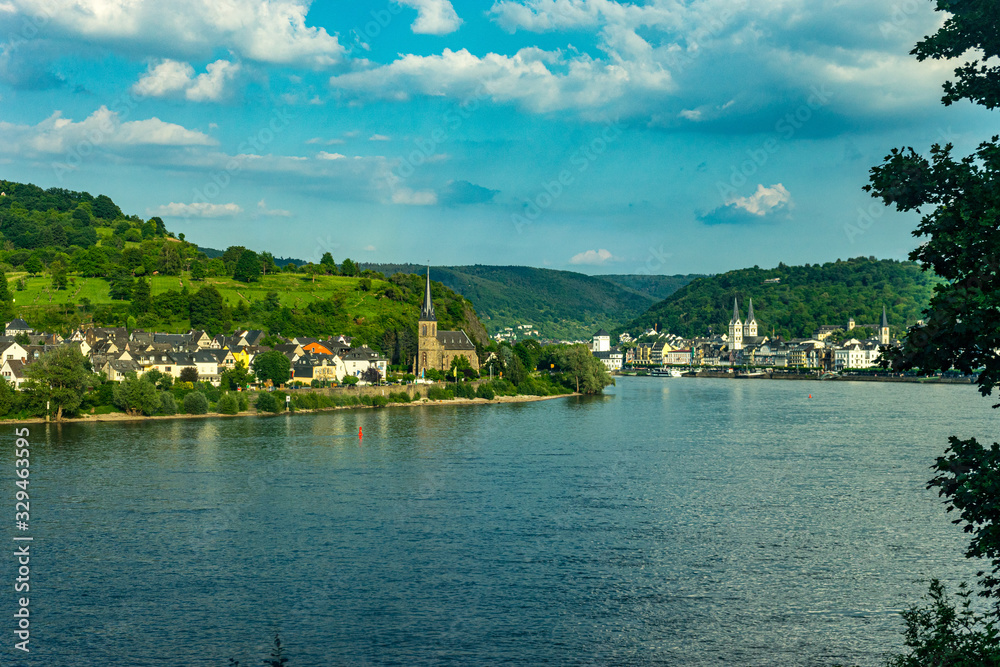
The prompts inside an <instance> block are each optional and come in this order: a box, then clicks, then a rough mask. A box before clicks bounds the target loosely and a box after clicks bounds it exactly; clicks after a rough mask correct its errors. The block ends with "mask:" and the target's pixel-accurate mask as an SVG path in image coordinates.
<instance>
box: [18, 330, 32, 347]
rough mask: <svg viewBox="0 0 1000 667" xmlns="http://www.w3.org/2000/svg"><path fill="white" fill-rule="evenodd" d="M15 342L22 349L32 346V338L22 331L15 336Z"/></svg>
mask: <svg viewBox="0 0 1000 667" xmlns="http://www.w3.org/2000/svg"><path fill="white" fill-rule="evenodd" d="M14 342H15V343H17V344H18V345H21V346H22V347H23V346H25V345H31V336H29V335H28V334H26V333H25V332H23V331H22V332H20V333H19V334H17V335H16V336H14Z"/></svg>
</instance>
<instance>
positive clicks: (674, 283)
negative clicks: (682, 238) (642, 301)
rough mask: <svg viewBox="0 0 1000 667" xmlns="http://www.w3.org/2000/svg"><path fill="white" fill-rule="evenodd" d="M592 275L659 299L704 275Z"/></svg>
mask: <svg viewBox="0 0 1000 667" xmlns="http://www.w3.org/2000/svg"><path fill="white" fill-rule="evenodd" d="M594 277H595V278H600V279H601V280H604V281H606V282H609V283H611V284H612V285H618V286H619V287H622V288H624V289H627V290H632V291H633V292H638V293H639V294H645V295H646V296H648V297H650V298H652V299H656V300H657V301H659V300H661V299H666V298H667V297H668V296H670V295H671V294H673V293H674V292H676V291H677V290H679V289H680V288H682V287H684V286H685V285H687V284H688V283H690V282H691V281H692V280H694V279H695V278H704V277H705V276H704V275H702V274H698V273H692V274H687V275H684V274H677V275H674V276H649V275H641V274H626V275H615V274H609V275H600V276H594Z"/></svg>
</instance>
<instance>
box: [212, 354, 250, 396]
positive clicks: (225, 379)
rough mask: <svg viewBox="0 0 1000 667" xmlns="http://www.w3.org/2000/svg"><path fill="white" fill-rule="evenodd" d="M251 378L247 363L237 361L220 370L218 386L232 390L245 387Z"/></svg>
mask: <svg viewBox="0 0 1000 667" xmlns="http://www.w3.org/2000/svg"><path fill="white" fill-rule="evenodd" d="M251 379H252V377H251V375H250V371H249V369H247V365H246V364H245V363H243V361H237V362H236V365H235V366H233V367H232V368H227V369H226V370H224V371H222V374H221V375H220V376H219V386H220V387H222V388H223V389H229V390H230V391H233V390H236V389H238V388H240V387H246V386H247V385H248V384H250V381H251Z"/></svg>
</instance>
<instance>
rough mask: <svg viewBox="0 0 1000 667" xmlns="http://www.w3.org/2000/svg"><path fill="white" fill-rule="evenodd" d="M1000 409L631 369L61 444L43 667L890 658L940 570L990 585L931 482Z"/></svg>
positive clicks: (64, 431)
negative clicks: (606, 380)
mask: <svg viewBox="0 0 1000 667" xmlns="http://www.w3.org/2000/svg"><path fill="white" fill-rule="evenodd" d="M810 394H812V396H813V398H812V399H810V398H808V396H809V395H810ZM988 405H989V402H988V401H984V400H982V399H981V398H979V397H978V395H977V394H976V393H975V390H974V389H973V388H971V387H955V386H927V387H920V386H912V385H881V384H878V385H876V384H863V383H858V384H854V383H829V382H825V383H819V382H816V383H806V382H768V381H747V382H734V381H728V380H690V379H663V378H635V379H629V378H626V379H623V380H620V381H619V384H618V386H617V387H615V388H612V389H611V390H609V392H608V394H607V395H606V396H602V397H586V398H565V399H558V400H553V401H545V402H540V403H532V404H519V405H492V406H476V407H458V406H454V407H448V406H435V407H424V408H398V409H384V410H354V411H339V412H333V413H327V414H322V415H296V416H284V415H281V416H275V417H268V418H259V419H258V418H240V419H225V420H212V419H192V420H171V421H162V422H151V423H105V424H90V425H50V426H47V427H37V428H36V429H35V430H34V431H33V434H32V435H33V438H34V439H33V442H34V443H35V453H34V454H33V456H34V457H35V458H33V461H32V465H33V468H32V473H33V477H32V504H33V508H32V509H33V510H34V511H35V515H34V518H36V519H37V521H36V526H37V532H36V535H37V536H38V537H37V541H36V542H35V548H36V550H37V551H36V554H35V559H34V560H33V566H34V567H33V572H37V584H36V585H37V587H35V586H34V585H33V589H32V593H33V595H34V597H33V600H32V604H33V605H34V606H33V613H34V614H36V615H37V619H35V620H36V623H37V624H36V625H35V626H33V627H35V631H36V634H35V635H33V646H34V647H37V648H36V649H35V650H34V651H33V652H32V654H31V659H32V660H34V661H35V662H30V663H26V664H37V665H43V664H44V665H62V664H67V665H91V664H92V665H109V664H113V665H162V664H184V665H223V664H226V662H227V660H228V658H229V657H237V658H239V659H240V660H247V659H249V660H250V661H252V662H256V661H257V660H258V659H259V658H260V657H261V656H263V655H265V654H266V652H267V649H268V647H269V646H270V643H271V641H272V640H273V636H274V633H275V632H280V634H281V637H282V640H283V643H284V645H285V646H286V649H287V655H288V657H289V658H290V663H289V665H290V667H298V666H299V665H330V664H407V665H410V664H496V663H503V662H509V663H520V664H537V663H540V662H545V661H548V662H552V663H557V664H663V663H665V664H684V665H698V664H719V663H725V664H751V665H782V664H787V665H799V664H834V663H838V662H848V663H856V664H879V662H880V658H881V656H882V653H883V652H884V651H887V650H891V649H893V648H898V647H899V646H900V644H901V633H900V628H901V624H900V620H899V618H898V616H897V615H896V612H898V610H899V609H902V608H905V607H907V606H908V605H909V604H911V603H913V602H915V601H916V600H917V599H918V598H919V597H920V596H921V595H922V594H923V592H924V590H925V589H926V581H927V579H929V578H930V577H932V576H937V577H941V578H942V579H944V580H946V581H950V582H956V581H958V580H960V579H963V578H969V577H970V576H971V574H973V573H974V569H975V568H974V567H972V566H970V564H969V563H966V562H964V559H962V557H961V553H962V545H963V544H964V537H963V535H962V534H961V533H960V531H959V530H958V529H957V528H956V527H955V526H952V525H951V524H949V523H948V520H947V517H946V515H945V513H944V511H943V508H942V507H941V504H940V502H939V500H938V499H937V498H936V497H935V496H934V495H933V493H932V492H929V491H927V490H926V489H925V488H924V483H925V480H926V479H927V478H928V477H929V475H930V471H929V469H928V466H929V465H930V463H931V462H932V461H933V458H934V456H936V455H937V454H939V453H941V451H943V449H944V447H945V446H946V437H947V435H948V434H950V433H952V432H959V433H961V434H962V435H963V436H972V435H976V436H979V437H984V438H989V436H990V434H991V433H992V432H993V431H995V428H996V425H997V417H996V415H994V414H993V413H992V412H991V411H990V410H989V409H988ZM359 427H362V428H363V429H364V438H363V439H359V438H358V437H357V434H358V428H359ZM8 561H9V559H6V560H5V562H4V565H3V568H5V569H4V575H5V576H7V575H8V574H9V573H10V567H11V564H10V562H8ZM3 651H5V652H7V651H10V648H9V647H6V646H5V647H4V648H3ZM0 655H2V656H3V662H4V664H7V663H8V662H11V663H12V664H19V663H18V662H17V660H21V658H20V657H14V656H11V655H10V654H9V653H0Z"/></svg>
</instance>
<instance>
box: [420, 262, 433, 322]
mask: <svg viewBox="0 0 1000 667" xmlns="http://www.w3.org/2000/svg"><path fill="white" fill-rule="evenodd" d="M431 320H435V321H436V320H437V318H436V317H434V304H433V303H432V302H431V267H429V266H428V267H427V288H426V289H425V290H424V305H423V307H422V308H421V309H420V321H421V322H429V321H431Z"/></svg>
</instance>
